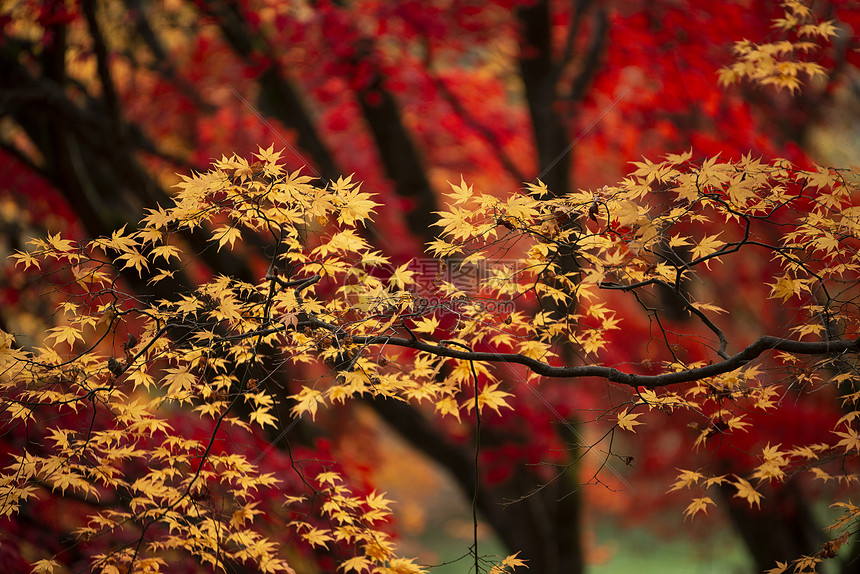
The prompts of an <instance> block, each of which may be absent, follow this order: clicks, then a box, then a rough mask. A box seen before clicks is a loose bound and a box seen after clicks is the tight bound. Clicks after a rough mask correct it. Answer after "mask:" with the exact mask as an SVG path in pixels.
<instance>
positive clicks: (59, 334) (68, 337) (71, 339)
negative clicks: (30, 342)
mask: <svg viewBox="0 0 860 574" xmlns="http://www.w3.org/2000/svg"><path fill="white" fill-rule="evenodd" d="M48 332H49V333H51V334H50V335H48V338H49V339H54V340H56V342H57V343H62V342H66V343H68V344H69V347H71V348H74V347H75V341H83V340H84V336H83V335H81V331H80V329H78V328H77V327H73V326H72V325H63V326H60V327H53V328H51V329H48Z"/></svg>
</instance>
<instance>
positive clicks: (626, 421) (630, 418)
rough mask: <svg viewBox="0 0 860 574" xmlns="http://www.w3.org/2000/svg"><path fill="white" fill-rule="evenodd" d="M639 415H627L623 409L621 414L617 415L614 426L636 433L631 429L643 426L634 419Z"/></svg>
mask: <svg viewBox="0 0 860 574" xmlns="http://www.w3.org/2000/svg"><path fill="white" fill-rule="evenodd" d="M641 414H642V413H635V414H634V413H629V414H628V412H627V409H624V410H623V411H622V412H620V413H618V422H617V423H616V424H617V425H618V427H619V428H622V429H624V430H629V431H630V432H636V430H635V429H634V428H633V427H635V426H636V425H641V424H643V423H641V422H639V421H637V420H636V418H637V417H638V416H639V415H641Z"/></svg>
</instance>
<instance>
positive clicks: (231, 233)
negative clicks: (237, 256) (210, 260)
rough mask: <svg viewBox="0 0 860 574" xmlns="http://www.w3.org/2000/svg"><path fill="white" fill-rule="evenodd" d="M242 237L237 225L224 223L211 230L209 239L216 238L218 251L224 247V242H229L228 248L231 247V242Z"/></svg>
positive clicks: (213, 239)
mask: <svg viewBox="0 0 860 574" xmlns="http://www.w3.org/2000/svg"><path fill="white" fill-rule="evenodd" d="M241 238H242V232H241V231H240V230H239V228H238V227H235V226H233V225H224V226H222V227H219V228H218V229H216V230H215V231H213V232H212V239H211V241H215V240H216V239H217V240H218V251H221V248H222V247H224V244H225V243H229V244H230V249H233V244H234V243H235V242H236V240H237V239H241Z"/></svg>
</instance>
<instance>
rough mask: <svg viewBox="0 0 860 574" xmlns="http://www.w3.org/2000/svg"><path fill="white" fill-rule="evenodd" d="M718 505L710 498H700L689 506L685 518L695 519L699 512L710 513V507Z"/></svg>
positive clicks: (685, 511) (695, 499)
mask: <svg viewBox="0 0 860 574" xmlns="http://www.w3.org/2000/svg"><path fill="white" fill-rule="evenodd" d="M709 504H714V505H716V503H715V502H714V501H713V500H711V497H710V496H702V497H700V498H694V499H693V502H691V503H690V504H689V505H687V508H686V509H685V510H684V517H686V518H689V517H693V516H695V515H696V514H698V513H699V512H704V513H705V514H707V513H708V505H709Z"/></svg>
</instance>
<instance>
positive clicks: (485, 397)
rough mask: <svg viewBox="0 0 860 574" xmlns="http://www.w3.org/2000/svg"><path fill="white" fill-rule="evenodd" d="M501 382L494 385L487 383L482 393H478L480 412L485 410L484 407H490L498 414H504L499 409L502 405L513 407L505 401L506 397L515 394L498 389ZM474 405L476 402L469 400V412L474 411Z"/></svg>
mask: <svg viewBox="0 0 860 574" xmlns="http://www.w3.org/2000/svg"><path fill="white" fill-rule="evenodd" d="M498 386H499V383H493V384H492V385H487V386H485V387H484V388H483V390H481V393H480V394H479V395H478V410H479V411H480V412H484V407H485V406H486V407H490V408H491V409H493V410H494V411H496V413H497V414H502V413H501V412H500V411H499V408H500V407H503V408H507V409H512V408H513V407H511V405H509V404H508V403H507V402H506V401H505V397H510V396H513V395H511V393H506V392H505V391H500V390H498ZM472 407H474V403H472V401H469V403H468V404H467V406H466V408H467V409H468V410H469V412H471V411H472Z"/></svg>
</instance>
